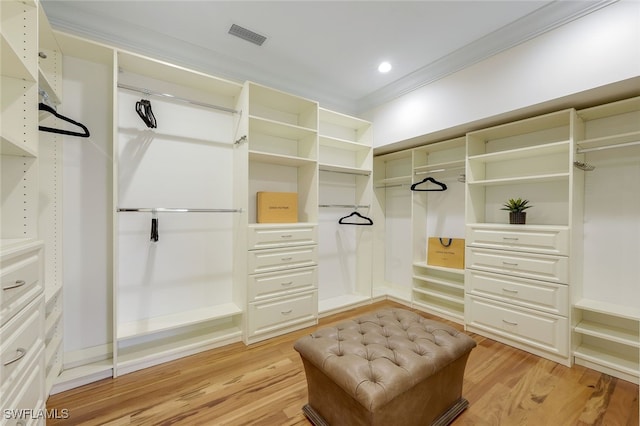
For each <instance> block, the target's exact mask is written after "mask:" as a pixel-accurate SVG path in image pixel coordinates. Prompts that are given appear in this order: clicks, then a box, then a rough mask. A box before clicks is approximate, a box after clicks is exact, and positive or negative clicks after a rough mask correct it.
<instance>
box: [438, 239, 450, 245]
mask: <svg viewBox="0 0 640 426" xmlns="http://www.w3.org/2000/svg"><path fill="white" fill-rule="evenodd" d="M438 239H439V240H440V244H442V245H443V246H445V247H449V246H450V245H451V243H452V242H453V238H449V242H448V243H447V244H445V243H443V242H442V240H443V239H442V238H438Z"/></svg>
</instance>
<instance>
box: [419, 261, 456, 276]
mask: <svg viewBox="0 0 640 426" xmlns="http://www.w3.org/2000/svg"><path fill="white" fill-rule="evenodd" d="M413 266H418V267H420V268H427V269H433V270H434V271H441V272H447V273H450V274H456V275H461V276H464V269H457V268H446V267H444V266H434V265H428V264H427V262H413Z"/></svg>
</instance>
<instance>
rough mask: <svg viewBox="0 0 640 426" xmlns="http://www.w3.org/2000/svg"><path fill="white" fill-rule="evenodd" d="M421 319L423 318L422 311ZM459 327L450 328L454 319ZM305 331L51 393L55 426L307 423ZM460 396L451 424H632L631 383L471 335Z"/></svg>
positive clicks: (635, 398) (634, 388)
mask: <svg viewBox="0 0 640 426" xmlns="http://www.w3.org/2000/svg"><path fill="white" fill-rule="evenodd" d="M386 306H398V307H402V308H404V309H408V308H406V307H404V306H401V305H395V304H393V303H392V302H381V303H377V304H373V305H369V306H367V307H364V308H358V309H356V310H352V311H349V312H345V313H342V314H338V315H334V316H332V317H328V318H324V319H321V320H320V325H319V326H326V325H328V324H331V323H334V322H337V321H340V320H343V319H345V318H349V317H352V316H355V315H358V314H362V313H364V312H368V311H373V310H377V309H380V308H381V307H386ZM422 315H423V316H427V317H428V316H429V315H427V314H424V313H422ZM454 326H456V327H457V328H458V329H462V328H461V327H460V326H458V325H454ZM313 329H314V328H308V329H305V330H301V331H299V332H295V333H291V334H288V335H286V336H281V337H278V338H274V339H270V340H268V341H266V342H262V343H258V344H255V345H252V346H250V347H246V346H244V345H243V344H241V343H238V344H233V345H229V346H226V347H223V348H220V349H216V350H212V351H208V352H204V353H201V354H198V355H194V356H190V357H186V358H182V359H180V360H177V361H174V362H170V363H166V364H163V365H160V366H157V367H152V368H147V369H145V370H141V371H138V372H134V373H131V374H127V375H125V376H121V377H118V378H116V379H105V380H102V381H100V382H96V383H92V384H89V385H86V386H83V387H81V388H77V389H73V390H70V391H67V392H64V393H60V394H57V395H53V396H51V397H50V398H49V400H48V403H47V408H48V409H58V410H61V409H68V410H69V415H70V418H69V419H67V420H63V421H49V422H48V423H47V424H51V425H53V424H62V425H71V424H73V425H79V424H84V425H128V424H135V425H156V424H157V425H190V426H191V425H198V424H203V425H248V424H256V425H270V426H271V425H310V423H309V422H308V421H307V420H306V418H305V417H304V415H303V414H302V411H301V408H302V406H303V405H304V404H305V403H306V397H307V389H306V380H305V376H304V371H303V368H302V362H301V361H300V357H299V355H298V353H297V352H295V351H294V349H293V342H294V341H295V340H296V339H298V338H299V337H301V336H303V335H305V334H308V333H309V332H310V331H312V330H313ZM471 336H472V337H473V338H474V339H475V340H476V342H477V343H478V346H477V347H476V348H475V349H474V350H473V351H472V352H471V356H470V357H469V361H468V363H467V368H466V370H465V380H464V387H463V396H464V397H466V398H467V399H468V400H469V402H470V406H469V408H468V409H467V410H466V411H465V412H464V413H462V414H461V415H460V416H459V417H458V418H457V419H456V420H455V421H454V423H453V425H456V426H459V425H536V426H546V425H553V426H563V425H611V426H637V425H638V423H639V422H638V406H639V405H638V386H637V385H634V384H631V383H629V382H626V381H624V380H619V379H616V378H613V377H610V376H607V375H604V374H601V373H598V372H596V371H593V370H590V369H587V368H583V367H580V366H574V367H573V368H567V367H564V366H561V365H558V364H556V363H555V362H552V361H547V360H544V359H542V358H539V357H537V356H535V355H531V354H528V353H527V352H523V351H520V350H518V349H514V348H511V347H509V346H506V345H503V344H500V343H497V342H495V341H492V340H490V339H486V338H484V337H481V336H478V335H475V334H471Z"/></svg>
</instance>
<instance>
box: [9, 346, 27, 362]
mask: <svg viewBox="0 0 640 426" xmlns="http://www.w3.org/2000/svg"><path fill="white" fill-rule="evenodd" d="M26 354H27V350H26V349H24V348H18V349H16V356H14V357H13V358H12V359H10V360H9V361H6V362H5V363H4V365H5V367H6V366H7V365H10V364H13V363H14V362H17V361H20V360H21V359H22V358H23V357H24V356H25V355H26Z"/></svg>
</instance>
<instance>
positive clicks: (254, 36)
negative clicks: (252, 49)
mask: <svg viewBox="0 0 640 426" xmlns="http://www.w3.org/2000/svg"><path fill="white" fill-rule="evenodd" d="M229 34H231V35H234V36H236V37H240V38H241V39H243V40H246V41H248V42H251V43H253V44H257V45H258V46H262V43H264V41H265V40H266V39H267V38H266V37H265V36H262V35H260V34H258V33H254V32H253V31H251V30H248V29H246V28H243V27H241V26H240V25H236V24H232V25H231V28H229Z"/></svg>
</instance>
